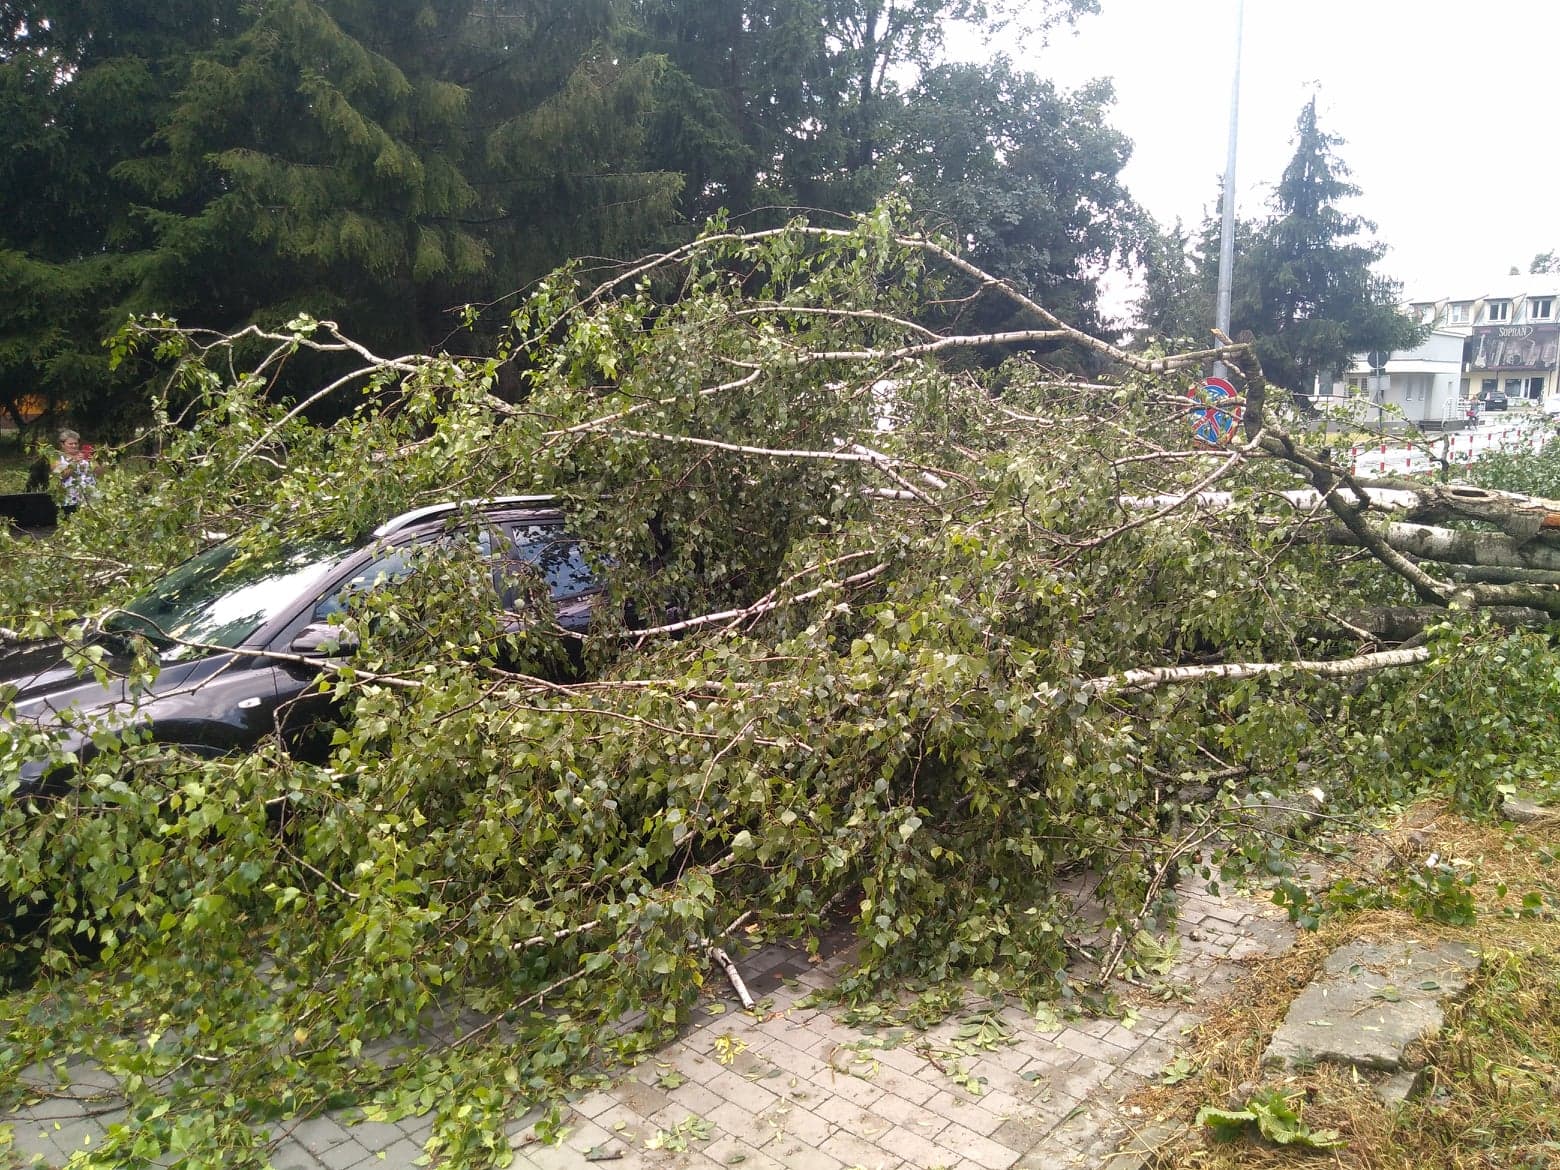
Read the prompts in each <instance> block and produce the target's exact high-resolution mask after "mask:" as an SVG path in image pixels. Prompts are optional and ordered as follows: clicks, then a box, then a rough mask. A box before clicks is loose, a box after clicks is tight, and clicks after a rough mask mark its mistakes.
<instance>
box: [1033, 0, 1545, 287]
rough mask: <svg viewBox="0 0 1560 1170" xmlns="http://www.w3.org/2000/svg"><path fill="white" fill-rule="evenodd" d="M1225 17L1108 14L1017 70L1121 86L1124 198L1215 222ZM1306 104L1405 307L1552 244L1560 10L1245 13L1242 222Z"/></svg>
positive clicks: (1213, 10)
mask: <svg viewBox="0 0 1560 1170" xmlns="http://www.w3.org/2000/svg"><path fill="white" fill-rule="evenodd" d="M1236 7H1237V0H1100V14H1099V15H1098V16H1086V17H1084V18H1083V19H1082V20H1081V21H1080V22H1079V23H1078V26H1077V29H1076V31H1075V32H1068V31H1066V30H1063V31H1061V32H1058V33H1056V34H1055V35H1054V36H1053V38H1052V41H1051V44H1050V45H1049V46H1047V47H1046V48H1044V49H1043V50H1039V51H1037V52H1029V53H1026V54H1023V55H1021V58H1020V59H1021V61H1022V63H1023V64H1024V65H1026V66H1027V67H1029V68H1032V69H1033V70H1034V71H1035V72H1036V73H1039V74H1041V75H1042V76H1046V77H1050V78H1052V79H1053V80H1055V81H1056V82H1058V83H1059V84H1061V85H1064V86H1067V87H1068V88H1072V87H1074V86H1076V85H1077V84H1079V83H1080V82H1083V81H1085V80H1088V79H1089V78H1092V77H1101V76H1104V77H1111V78H1113V79H1114V81H1115V85H1116V94H1117V99H1116V101H1117V104H1116V107H1115V112H1114V114H1113V115H1112V117H1111V119H1110V121H1111V123H1112V124H1113V125H1114V126H1115V127H1116V128H1117V129H1119V130H1121V131H1122V132H1124V133H1125V134H1126V135H1127V136H1128V137H1129V138H1131V139H1132V141H1133V144H1134V146H1133V153H1132V161H1131V162H1130V164H1129V165H1128V166H1127V169H1126V171H1125V174H1124V178H1125V181H1126V184H1127V186H1128V188H1129V189H1130V190H1131V191H1132V193H1133V195H1134V196H1136V198H1137V199H1138V201H1139V202H1140V203H1142V204H1143V205H1144V206H1145V207H1146V208H1147V209H1148V210H1149V211H1150V212H1151V213H1152V214H1153V215H1154V216H1155V218H1157V219H1158V220H1160V222H1161V223H1163V224H1166V225H1168V224H1170V223H1172V222H1173V221H1174V220H1175V218H1176V217H1177V216H1180V217H1181V218H1182V219H1183V220H1184V221H1185V222H1186V223H1187V225H1188V226H1189V227H1193V228H1195V227H1196V226H1197V225H1198V224H1199V223H1200V222H1201V221H1202V218H1203V216H1204V214H1205V212H1208V211H1212V210H1216V208H1215V207H1214V205H1213V200H1214V199H1215V198H1216V196H1217V187H1218V182H1219V176H1220V175H1221V174H1222V172H1223V170H1224V159H1225V151H1226V148H1227V144H1228V134H1229V102H1230V84H1231V80H1232V75H1233V63H1234V47H1235V13H1236ZM1312 94H1315V95H1316V98H1317V114H1318V120H1319V121H1320V123H1321V126H1322V129H1324V130H1326V131H1327V132H1329V133H1332V134H1337V135H1340V136H1341V137H1342V138H1343V139H1344V140H1345V141H1344V143H1343V144H1342V145H1341V146H1340V147H1338V149H1337V154H1338V156H1339V157H1340V158H1341V159H1342V160H1343V161H1344V162H1345V163H1346V164H1348V166H1349V168H1350V170H1351V171H1352V172H1353V173H1352V179H1353V181H1354V182H1355V183H1356V184H1357V185H1358V186H1359V187H1360V188H1361V189H1362V191H1363V194H1362V195H1361V197H1360V198H1359V199H1358V200H1356V201H1354V203H1353V205H1352V210H1354V211H1356V212H1357V213H1359V214H1362V215H1364V216H1365V217H1367V218H1368V219H1371V220H1374V221H1375V223H1376V224H1377V233H1376V235H1377V238H1378V239H1379V240H1380V241H1381V242H1382V243H1384V244H1386V245H1387V246H1388V248H1389V251H1388V253H1387V256H1386V259H1385V260H1384V261H1383V262H1382V264H1381V265H1380V266H1379V270H1380V271H1381V272H1383V273H1384V274H1385V275H1388V276H1391V277H1394V278H1395V279H1397V280H1400V281H1402V282H1403V284H1404V291H1405V293H1406V294H1408V295H1409V296H1412V297H1429V296H1448V295H1457V296H1476V295H1478V293H1479V292H1481V291H1482V290H1481V289H1480V288H1479V287H1478V286H1479V285H1481V284H1482V283H1484V282H1485V281H1487V280H1488V279H1489V278H1492V277H1496V276H1501V275H1504V274H1505V273H1506V272H1507V271H1508V270H1509V269H1510V268H1511V267H1512V266H1513V265H1515V266H1517V267H1519V268H1520V269H1521V270H1522V271H1524V272H1526V271H1527V266H1528V263H1529V261H1531V260H1532V258H1533V256H1534V255H1535V254H1536V253H1538V252H1543V251H1548V250H1550V249H1553V248H1560V0H1500V2H1496V3H1486V4H1473V3H1466V2H1464V3H1459V4H1451V3H1446V2H1444V0H1246V4H1245V35H1244V52H1243V55H1242V65H1241V102H1240V138H1239V156H1238V161H1237V164H1236V176H1237V178H1238V181H1239V194H1238V196H1237V208H1238V211H1239V213H1240V214H1242V215H1250V214H1257V213H1261V212H1263V211H1265V210H1266V209H1267V204H1268V198H1269V196H1270V194H1271V192H1272V188H1273V185H1274V184H1275V183H1276V182H1277V180H1278V178H1279V175H1280V174H1281V172H1282V171H1283V168H1284V164H1285V163H1286V162H1287V161H1288V159H1289V157H1290V155H1291V154H1292V153H1293V149H1294V148H1293V138H1294V127H1295V119H1296V117H1297V116H1298V114H1299V112H1300V108H1301V107H1302V106H1303V105H1304V104H1305V102H1306V101H1307V100H1308V99H1309V98H1310V97H1311V95H1312Z"/></svg>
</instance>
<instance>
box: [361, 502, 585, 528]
mask: <svg viewBox="0 0 1560 1170" xmlns="http://www.w3.org/2000/svg"><path fill="white" fill-rule="evenodd" d="M557 502H558V497H557V496H493V497H490V498H488V499H479V500H450V501H446V502H445V503H442V504H429V505H427V506H426V507H422V508H413V509H412V510H411V511H410V512H402V513H401V514H400V515H399V516H395V517H392V518H391V519H389V520H386V521H385V522H384V523H383V524H381V525H380V526H379V527H378V528H376V529H374V536H375V537H386V536H392V535H394V534H395V533H397V532H402V531H404V530H406V529H407V528H410V527H412V526H413V525H415V524H421V523H423V522H424V521H427V520H437V519H442V518H443V517H445V516H454V515H458V514H459V513H462V512H512V511H516V510H523V509H526V508H536V509H538V510H544V511H554V509H548V508H547V507H546V506H547V505H549V504H556V503H557Z"/></svg>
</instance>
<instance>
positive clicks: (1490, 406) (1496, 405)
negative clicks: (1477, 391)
mask: <svg viewBox="0 0 1560 1170" xmlns="http://www.w3.org/2000/svg"><path fill="white" fill-rule="evenodd" d="M1479 402H1480V403H1482V404H1483V406H1484V409H1485V410H1505V409H1506V406H1507V402H1506V396H1505V395H1504V394H1502V393H1501V392H1500V391H1499V390H1486V391H1485V392H1484V393H1483V394H1481V395H1479Z"/></svg>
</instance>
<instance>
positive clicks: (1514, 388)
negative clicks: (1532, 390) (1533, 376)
mask: <svg viewBox="0 0 1560 1170" xmlns="http://www.w3.org/2000/svg"><path fill="white" fill-rule="evenodd" d="M1506 397H1507V398H1521V397H1522V379H1521V378H1507V379H1506Z"/></svg>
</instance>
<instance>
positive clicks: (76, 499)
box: [54, 430, 97, 516]
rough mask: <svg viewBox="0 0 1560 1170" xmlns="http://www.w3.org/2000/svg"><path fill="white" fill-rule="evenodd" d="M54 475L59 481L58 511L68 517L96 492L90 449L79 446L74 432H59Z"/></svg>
mask: <svg viewBox="0 0 1560 1170" xmlns="http://www.w3.org/2000/svg"><path fill="white" fill-rule="evenodd" d="M54 474H55V475H56V476H57V477H58V478H59V481H60V492H61V496H62V498H61V502H60V510H61V511H62V512H64V513H65V515H67V516H69V515H70V514H71V513H72V512H74V511H75V510H76V509H77V508H79V507H81V505H83V504H85V503H86V502H87V501H88V500H90V499H91V498H92V496H93V493H94V492H96V491H97V475H96V474H95V473H94V472H93V470H92V448H91V447H83V446H82V445H81V436H80V435H78V434H77V433H76V432H75V431H71V430H64V431H61V432H60V453H59V457H58V458H57V459H55V460H54Z"/></svg>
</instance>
